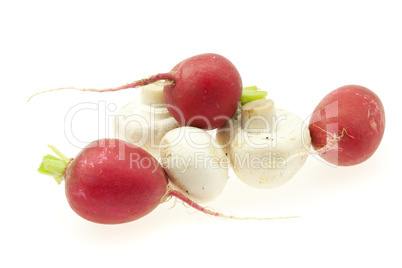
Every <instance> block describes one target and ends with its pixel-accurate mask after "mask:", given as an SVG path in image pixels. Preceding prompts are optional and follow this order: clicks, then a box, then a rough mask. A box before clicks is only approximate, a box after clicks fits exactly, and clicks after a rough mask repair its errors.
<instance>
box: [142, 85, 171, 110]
mask: <svg viewBox="0 0 402 268" xmlns="http://www.w3.org/2000/svg"><path fill="white" fill-rule="evenodd" d="M141 102H142V103H143V104H145V105H148V106H150V105H152V104H164V103H165V102H164V100H163V86H162V85H160V84H156V83H155V84H149V85H146V86H143V87H142V89H141Z"/></svg>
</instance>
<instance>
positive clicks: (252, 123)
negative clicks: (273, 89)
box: [241, 99, 276, 133]
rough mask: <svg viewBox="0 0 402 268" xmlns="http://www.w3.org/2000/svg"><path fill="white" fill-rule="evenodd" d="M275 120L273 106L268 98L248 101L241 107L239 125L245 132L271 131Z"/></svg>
mask: <svg viewBox="0 0 402 268" xmlns="http://www.w3.org/2000/svg"><path fill="white" fill-rule="evenodd" d="M275 122H276V111H275V106H274V102H273V101H272V100H270V99H261V100H255V101H252V102H249V103H247V104H245V105H244V106H243V107H242V109H241V127H242V128H243V129H244V130H246V131H247V132H253V133H261V132H272V131H273V130H274V128H275Z"/></svg>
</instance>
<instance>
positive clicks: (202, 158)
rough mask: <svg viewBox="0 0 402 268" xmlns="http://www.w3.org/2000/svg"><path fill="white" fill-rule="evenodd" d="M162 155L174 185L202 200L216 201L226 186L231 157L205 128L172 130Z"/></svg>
mask: <svg viewBox="0 0 402 268" xmlns="http://www.w3.org/2000/svg"><path fill="white" fill-rule="evenodd" d="M160 155H161V162H162V166H163V167H164V169H165V170H166V173H167V174H168V177H169V180H170V181H171V182H172V184H173V185H175V186H176V187H178V188H180V189H181V190H182V191H183V192H185V193H187V194H188V196H189V197H190V198H191V199H193V200H195V201H196V202H198V203H205V202H209V201H212V200H214V199H215V198H216V197H217V196H218V195H219V194H220V193H221V192H222V190H223V188H224V187H225V185H226V181H227V179H228V172H229V166H230V164H229V159H228V158H227V157H226V156H225V153H224V152H223V150H222V149H221V148H220V147H219V146H218V145H217V144H216V141H215V139H214V138H213V137H212V136H211V135H209V134H208V133H207V132H206V131H204V130H202V129H199V128H195V127H180V128H176V129H173V130H171V131H169V132H168V133H167V134H166V135H165V136H164V137H163V139H162V141H161V150H160Z"/></svg>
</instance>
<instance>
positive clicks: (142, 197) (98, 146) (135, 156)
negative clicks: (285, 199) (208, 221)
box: [38, 139, 289, 224]
mask: <svg viewBox="0 0 402 268" xmlns="http://www.w3.org/2000/svg"><path fill="white" fill-rule="evenodd" d="M50 147H51V149H52V150H53V151H54V152H55V153H56V154H57V155H58V156H59V157H54V156H50V155H47V156H45V157H44V158H43V161H42V163H41V165H40V167H39V169H38V171H39V172H40V173H42V174H45V175H50V176H52V177H54V178H55V179H56V181H57V182H58V183H61V181H63V180H64V181H65V193H66V197H67V201H68V203H69V205H70V206H71V208H72V209H73V210H74V211H75V212H76V213H77V214H78V215H80V216H81V217H83V218H84V219H87V220H89V221H92V222H95V223H102V224H119V223H125V222H130V221H134V220H137V219H139V218H141V217H143V216H145V215H147V214H148V213H150V212H151V211H153V210H154V209H155V208H156V207H157V206H158V205H159V204H161V203H163V202H165V201H166V200H168V199H169V198H171V197H176V198H178V199H180V200H182V201H183V202H184V203H186V204H188V205H189V206H191V207H193V208H195V209H197V210H199V211H202V212H204V213H206V214H208V215H212V216H216V217H223V218H233V219H271V218H251V217H250V218H249V217H244V218H240V217H233V216H226V215H224V214H221V213H218V212H215V211H212V210H209V209H206V208H204V207H202V206H200V205H198V204H197V203H195V202H194V201H192V200H191V199H190V198H189V197H188V196H187V195H185V194H183V193H182V192H180V191H178V190H175V189H173V187H171V186H170V184H169V183H168V178H167V176H166V173H165V171H164V170H163V168H162V166H161V165H160V164H159V162H158V161H157V160H156V159H155V158H154V157H153V156H152V155H151V154H149V153H148V152H146V151H145V150H143V149H141V148H140V147H138V146H135V145H133V144H130V143H128V142H126V141H122V140H118V139H101V140H96V141H94V142H92V143H90V144H88V145H87V146H86V147H85V148H84V149H82V150H81V152H80V153H79V154H78V155H77V156H76V157H75V158H73V159H69V158H68V157H66V156H64V155H63V154H62V153H60V151H58V150H57V149H56V148H54V147H53V146H50ZM281 218H289V217H281ZM275 219H278V218H275Z"/></svg>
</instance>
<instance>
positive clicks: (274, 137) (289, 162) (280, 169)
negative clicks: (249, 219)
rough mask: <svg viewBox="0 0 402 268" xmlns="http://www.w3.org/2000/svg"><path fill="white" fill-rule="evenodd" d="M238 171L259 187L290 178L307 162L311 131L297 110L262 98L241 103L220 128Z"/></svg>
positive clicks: (219, 137) (219, 138)
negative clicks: (235, 112) (285, 108)
mask: <svg viewBox="0 0 402 268" xmlns="http://www.w3.org/2000/svg"><path fill="white" fill-rule="evenodd" d="M216 139H217V141H218V143H219V144H221V145H222V146H224V151H225V152H226V153H227V154H228V156H229V158H230V163H231V166H232V168H233V170H234V172H235V174H236V175H237V176H238V177H239V178H240V179H241V180H242V181H243V182H244V183H246V184H248V185H250V186H253V187H256V188H274V187H277V186H280V185H282V184H284V183H285V182H287V181H289V180H290V179H291V178H292V176H293V175H294V174H295V173H296V172H297V171H298V170H299V169H300V168H301V167H302V166H303V165H304V163H305V162H306V159H307V157H308V153H307V149H308V148H310V145H311V139H310V133H309V130H308V128H307V126H306V125H305V124H304V122H303V120H302V119H301V118H299V117H298V116H296V115H295V114H293V113H291V112H288V111H285V110H281V109H275V106H274V102H273V101H272V100H269V99H261V100H256V101H252V102H249V103H247V104H245V105H244V106H242V108H241V112H240V113H238V114H237V115H236V116H234V117H233V118H232V120H230V121H229V122H228V123H227V124H226V125H224V126H223V127H221V128H220V129H218V131H217V134H216Z"/></svg>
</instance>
